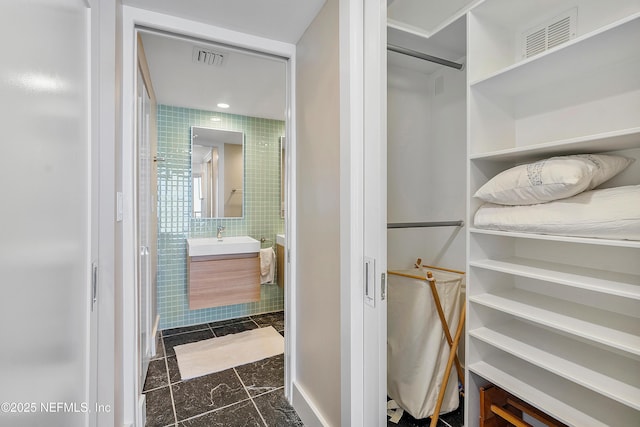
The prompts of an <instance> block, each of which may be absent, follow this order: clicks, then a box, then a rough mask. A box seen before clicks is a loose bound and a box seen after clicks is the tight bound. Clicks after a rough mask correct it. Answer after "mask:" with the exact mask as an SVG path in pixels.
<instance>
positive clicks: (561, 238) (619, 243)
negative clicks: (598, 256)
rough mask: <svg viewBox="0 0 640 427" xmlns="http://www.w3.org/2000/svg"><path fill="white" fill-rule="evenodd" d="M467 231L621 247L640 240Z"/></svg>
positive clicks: (639, 246)
mask: <svg viewBox="0 0 640 427" xmlns="http://www.w3.org/2000/svg"><path fill="white" fill-rule="evenodd" d="M469 232H470V233H474V234H488V235H492V236H503V237H516V238H520V239H536V240H550V241H555V242H567V243H581V244H585V245H601V246H616V247H622V248H634V249H640V241H637V240H611V239H592V238H587V237H570V236H557V235H553V234H536V233H517V232H513V231H499V230H484V229H482V228H473V227H470V228H469Z"/></svg>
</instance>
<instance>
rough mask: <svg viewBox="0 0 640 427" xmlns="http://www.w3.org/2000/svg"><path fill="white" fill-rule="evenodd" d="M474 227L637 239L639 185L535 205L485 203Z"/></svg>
mask: <svg viewBox="0 0 640 427" xmlns="http://www.w3.org/2000/svg"><path fill="white" fill-rule="evenodd" d="M474 224H475V226H476V227H478V228H486V229H490V230H502V231H516V232H523V233H540V234H556V235H559V236H575V237H597V238H602V239H616V240H640V185H629V186H625V187H614V188H607V189H603V190H592V191H586V192H584V193H580V194H578V195H577V196H573V197H569V198H566V199H561V200H555V201H553V202H549V203H540V204H537V205H522V206H506V205H497V204H493V203H485V204H484V205H482V206H481V207H480V209H478V211H477V212H476V215H475V218H474Z"/></svg>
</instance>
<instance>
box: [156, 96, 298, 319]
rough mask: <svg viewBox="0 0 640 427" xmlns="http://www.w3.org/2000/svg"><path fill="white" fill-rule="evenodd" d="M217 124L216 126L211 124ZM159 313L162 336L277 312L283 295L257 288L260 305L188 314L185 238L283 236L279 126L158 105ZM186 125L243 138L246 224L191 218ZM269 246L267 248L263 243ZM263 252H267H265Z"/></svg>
mask: <svg viewBox="0 0 640 427" xmlns="http://www.w3.org/2000/svg"><path fill="white" fill-rule="evenodd" d="M213 118H217V119H218V121H213V120H212V119H213ZM157 124H158V157H162V158H164V159H165V161H164V162H158V292H157V298H158V301H157V302H158V314H159V315H160V329H168V328H175V327H179V326H188V325H194V324H198V323H204V322H212V321H216V320H224V319H229V318H235V317H242V316H248V315H251V314H259V313H266V312H271V311H278V310H282V309H283V307H284V292H283V290H282V289H281V288H280V287H278V286H277V285H276V284H267V285H262V287H261V295H260V301H258V302H255V303H246V304H236V305H231V306H227V307H214V308H206V309H200V310H189V300H188V297H187V242H186V239H187V237H212V236H215V235H216V231H217V227H218V226H219V225H222V226H224V227H225V231H224V235H225V236H241V235H249V236H251V237H253V238H255V239H258V240H260V238H262V237H265V238H266V239H269V240H271V241H272V242H275V240H276V234H278V233H282V232H283V230H284V220H283V219H282V218H281V217H280V141H279V137H280V136H282V135H284V132H285V124H284V122H283V121H279V120H271V119H262V118H255V117H246V116H239V115H234V114H224V113H217V112H212V111H204V110H196V109H191V108H182V107H173V106H168V105H158V121H157ZM191 126H202V127H208V128H215V129H225V130H234V131H240V132H244V134H245V191H244V203H245V205H244V206H245V208H244V217H243V218H228V219H222V218H221V219H192V218H191V216H192V215H191V210H192V201H191V197H190V194H191V191H192V188H191V185H192V184H191V173H190V165H191V141H190V129H191ZM267 244H271V242H268V243H267ZM263 247H265V245H263Z"/></svg>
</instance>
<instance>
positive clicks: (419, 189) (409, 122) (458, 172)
mask: <svg viewBox="0 0 640 427" xmlns="http://www.w3.org/2000/svg"><path fill="white" fill-rule="evenodd" d="M387 72H388V90H387V97H388V104H387V105H388V116H387V120H388V122H387V126H388V130H387V141H388V142H387V143H388V157H387V167H388V172H387V173H388V186H387V215H388V222H390V223H393V222H420V221H452V220H460V219H464V217H465V194H466V186H465V180H466V176H465V175H466V167H465V158H466V89H465V84H466V75H465V72H464V71H457V70H454V69H450V68H446V67H442V68H441V69H439V70H438V71H436V72H434V73H432V74H430V75H426V74H422V73H420V72H417V71H413V70H409V69H406V68H400V67H396V66H393V65H390V66H389V67H388V70H387ZM436 82H437V84H438V85H440V84H441V87H442V90H441V91H438V93H437V94H436V93H435V86H436ZM464 236H465V232H464V229H463V228H460V227H437V228H411V229H394V230H389V231H388V232H387V238H388V243H387V245H388V246H387V248H388V258H387V265H388V268H389V269H394V268H396V269H397V268H405V267H410V266H412V265H413V263H414V262H415V259H416V258H417V257H421V258H422V259H423V262H424V263H427V264H430V265H438V266H442V267H449V268H454V269H459V270H464V268H465V239H464Z"/></svg>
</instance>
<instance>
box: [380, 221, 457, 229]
mask: <svg viewBox="0 0 640 427" xmlns="http://www.w3.org/2000/svg"><path fill="white" fill-rule="evenodd" d="M462 226H464V221H462V220H460V221H427V222H394V223H390V224H387V229H389V228H424V227H462Z"/></svg>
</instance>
